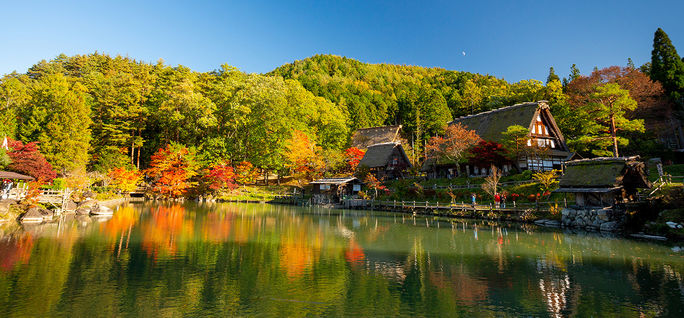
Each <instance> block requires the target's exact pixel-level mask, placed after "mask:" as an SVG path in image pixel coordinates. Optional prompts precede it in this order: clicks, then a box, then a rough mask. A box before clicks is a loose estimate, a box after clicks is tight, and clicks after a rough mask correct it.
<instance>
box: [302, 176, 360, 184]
mask: <svg viewBox="0 0 684 318" xmlns="http://www.w3.org/2000/svg"><path fill="white" fill-rule="evenodd" d="M354 180H357V181H359V179H357V178H355V177H349V178H327V179H318V180H316V181H312V182H311V183H312V184H343V183H348V182H352V181H354Z"/></svg>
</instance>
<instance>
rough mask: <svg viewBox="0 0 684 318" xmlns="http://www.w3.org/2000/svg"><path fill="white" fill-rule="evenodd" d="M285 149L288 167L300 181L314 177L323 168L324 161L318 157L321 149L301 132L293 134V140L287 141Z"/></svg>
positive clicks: (297, 131)
mask: <svg viewBox="0 0 684 318" xmlns="http://www.w3.org/2000/svg"><path fill="white" fill-rule="evenodd" d="M285 148H286V151H285V159H286V162H287V163H286V167H287V168H289V169H290V171H291V173H292V175H293V176H294V178H295V179H297V180H298V181H299V180H303V179H310V178H312V177H314V176H315V175H317V174H318V172H319V171H318V170H319V168H320V167H322V166H323V162H322V160H321V159H320V158H319V156H318V155H317V153H318V152H320V147H318V146H316V143H315V142H313V140H311V139H310V138H309V136H307V135H306V134H305V133H303V132H301V131H299V130H295V131H294V132H293V133H292V138H290V140H288V141H287V143H286V145H285Z"/></svg>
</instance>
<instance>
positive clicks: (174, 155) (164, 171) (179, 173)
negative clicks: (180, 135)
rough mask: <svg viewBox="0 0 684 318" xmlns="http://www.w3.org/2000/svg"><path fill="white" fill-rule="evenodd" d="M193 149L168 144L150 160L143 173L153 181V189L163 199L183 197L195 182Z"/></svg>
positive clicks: (195, 172) (195, 167)
mask: <svg viewBox="0 0 684 318" xmlns="http://www.w3.org/2000/svg"><path fill="white" fill-rule="evenodd" d="M196 169H197V166H196V162H195V153H194V150H193V149H188V148H187V147H185V146H183V145H180V144H175V143H172V144H168V145H166V147H165V148H160V149H159V150H158V151H157V152H156V153H155V154H154V155H153V156H152V158H151V162H150V168H148V169H147V170H146V171H145V172H146V173H147V175H148V176H149V177H150V178H152V179H153V186H154V187H153V189H154V191H155V192H157V193H159V194H161V195H162V196H164V197H169V198H178V197H181V196H183V195H184V194H185V193H186V192H187V190H188V189H189V188H190V187H192V186H193V185H194V184H195V182H193V181H192V180H191V179H192V177H194V176H195V175H196V174H197V170H196Z"/></svg>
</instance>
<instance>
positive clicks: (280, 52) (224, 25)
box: [0, 0, 684, 81]
mask: <svg viewBox="0 0 684 318" xmlns="http://www.w3.org/2000/svg"><path fill="white" fill-rule="evenodd" d="M0 8H2V10H0V74H5V73H9V72H11V71H13V70H16V71H18V72H25V71H26V69H27V68H28V67H30V66H31V65H33V64H35V63H36V62H38V61H40V60H42V59H51V58H54V57H55V56H56V55H58V54H60V53H65V54H67V55H74V54H87V53H92V52H94V51H99V52H104V53H107V54H110V55H117V54H120V55H124V56H129V57H131V58H135V59H137V60H143V61H148V62H156V61H157V60H158V59H160V58H161V59H163V60H164V61H165V62H166V63H167V64H171V65H178V64H182V65H186V66H188V67H190V68H192V69H194V70H197V71H210V70H213V69H216V68H218V67H219V65H221V64H223V63H227V64H230V65H233V66H236V67H238V68H239V69H241V70H243V71H245V72H250V73H251V72H256V73H263V72H268V71H270V70H272V69H273V68H275V67H277V66H279V65H282V64H284V63H289V62H292V61H294V60H298V59H303V58H306V57H309V56H312V55H315V54H335V55H342V56H347V57H350V58H354V59H358V60H360V61H363V62H369V63H394V64H407V65H421V66H430V67H432V66H435V67H442V68H445V69H449V70H459V71H469V72H477V73H482V74H492V75H495V76H497V77H503V78H505V79H507V80H509V81H518V80H521V79H530V78H534V79H539V80H544V79H545V78H546V75H547V74H548V68H549V66H554V67H555V69H556V73H557V74H559V75H560V76H561V77H563V76H567V74H568V72H569V69H570V65H572V64H573V63H576V64H577V65H578V66H579V68H580V70H581V71H582V73H584V74H587V73H589V72H590V71H591V69H592V68H593V67H594V66H598V67H599V68H601V67H605V66H611V65H625V64H626V63H627V58H628V57H631V58H632V59H633V60H634V62H635V64H637V66H638V65H641V64H643V63H645V62H648V61H649V60H650V55H651V48H652V42H653V33H654V32H655V30H656V29H657V28H658V27H662V28H663V29H664V30H665V32H667V33H668V35H669V36H670V39H671V40H672V41H673V43H674V45H675V46H676V47H677V48H678V49H679V51H680V54H682V53H684V16H683V15H682V13H683V12H684V1H629V0H626V1H598V0H595V1H587V2H584V1H549V2H548V3H547V2H541V1H435V2H428V1H415V2H405V1H335V2H333V1H296V2H287V1H244V2H229V1H187V2H173V1H156V2H155V1H149V2H144V3H142V1H140V3H138V2H136V1H107V2H104V1H103V2H96V1H84V2H70V1H49V2H40V1H9V2H5V1H4V0H2V1H0ZM463 52H465V56H464V55H463Z"/></svg>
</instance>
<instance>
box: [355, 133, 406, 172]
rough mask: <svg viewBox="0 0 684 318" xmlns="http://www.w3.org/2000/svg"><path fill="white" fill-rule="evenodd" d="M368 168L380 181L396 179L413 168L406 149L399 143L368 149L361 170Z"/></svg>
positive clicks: (388, 143) (361, 163) (383, 144)
mask: <svg viewBox="0 0 684 318" xmlns="http://www.w3.org/2000/svg"><path fill="white" fill-rule="evenodd" d="M361 167H366V168H368V169H369V170H370V172H371V173H373V174H375V176H376V177H377V178H378V179H380V178H384V179H396V178H400V177H402V176H403V172H404V170H406V169H407V168H410V167H411V161H410V160H409V158H408V156H407V155H406V152H404V147H402V146H401V143H398V142H386V143H381V144H375V145H371V146H370V147H368V150H367V151H366V154H364V156H363V158H362V159H361V162H359V168H361Z"/></svg>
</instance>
